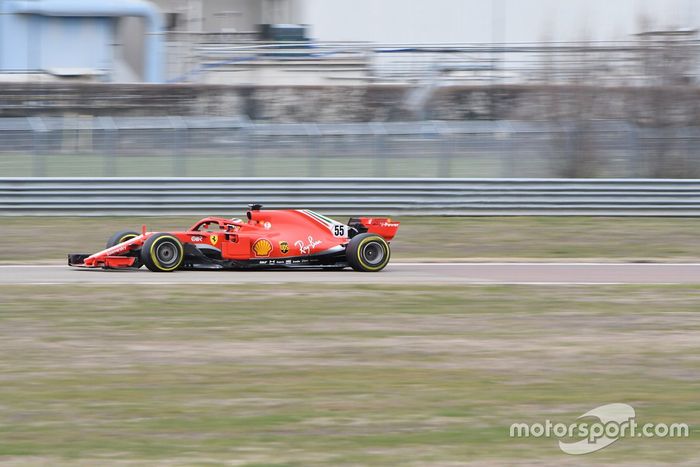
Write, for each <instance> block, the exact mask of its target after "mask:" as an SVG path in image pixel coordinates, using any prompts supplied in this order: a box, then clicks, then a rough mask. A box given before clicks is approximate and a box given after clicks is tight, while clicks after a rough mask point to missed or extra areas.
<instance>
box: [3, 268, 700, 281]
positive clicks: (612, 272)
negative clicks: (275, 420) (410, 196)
mask: <svg viewBox="0 0 700 467" xmlns="http://www.w3.org/2000/svg"><path fill="white" fill-rule="evenodd" d="M279 283H309V284H311V283H314V284H398V285H402V284H403V285H411V284H445V285H460V284H461V285H468V284H524V285H585V284H590V285H604V284H611V285H612V284H700V264H684V263H680V264H670V263H619V264H614V263H613V264H610V263H393V264H390V265H389V266H387V268H386V269H385V270H384V271H382V272H379V273H358V272H354V271H351V270H345V271H177V272H173V273H152V272H150V271H148V270H146V269H140V270H110V271H108V270H102V269H76V268H70V267H68V266H66V265H58V264H51V265H38V264H32V265H0V286H1V285H48V284H103V285H110V284H121V285H124V284H146V285H147V284H151V285H161V284H193V285H194V284H221V285H226V284H231V285H234V284H279Z"/></svg>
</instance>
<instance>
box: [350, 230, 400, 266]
mask: <svg viewBox="0 0 700 467" xmlns="http://www.w3.org/2000/svg"><path fill="white" fill-rule="evenodd" d="M346 255H347V258H348V263H349V264H350V267H352V268H353V269H354V270H355V271H362V272H377V271H381V270H382V269H384V268H385V267H386V265H387V264H389V258H391V248H389V243H387V241H386V240H384V238H383V237H381V236H379V235H376V234H372V233H363V234H360V235H355V236H354V237H352V238H351V239H350V243H348V247H347V250H346Z"/></svg>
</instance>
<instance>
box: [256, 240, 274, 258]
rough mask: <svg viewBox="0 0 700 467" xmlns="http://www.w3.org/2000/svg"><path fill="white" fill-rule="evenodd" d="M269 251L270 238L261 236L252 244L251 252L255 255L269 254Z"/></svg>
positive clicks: (270, 245) (270, 249)
mask: <svg viewBox="0 0 700 467" xmlns="http://www.w3.org/2000/svg"><path fill="white" fill-rule="evenodd" d="M271 252H272V243H270V240H267V239H265V238H261V239H260V240H258V241H257V242H255V243H254V244H253V253H255V256H270V253H271Z"/></svg>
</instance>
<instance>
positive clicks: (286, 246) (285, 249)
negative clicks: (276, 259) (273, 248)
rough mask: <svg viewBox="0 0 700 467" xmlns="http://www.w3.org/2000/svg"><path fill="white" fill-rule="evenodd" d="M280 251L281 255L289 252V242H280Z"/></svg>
mask: <svg viewBox="0 0 700 467" xmlns="http://www.w3.org/2000/svg"><path fill="white" fill-rule="evenodd" d="M280 253H282V254H283V255H286V254H287V253H289V243H287V242H280Z"/></svg>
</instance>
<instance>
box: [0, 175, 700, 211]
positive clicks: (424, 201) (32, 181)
mask: <svg viewBox="0 0 700 467" xmlns="http://www.w3.org/2000/svg"><path fill="white" fill-rule="evenodd" d="M252 202H255V203H262V204H263V205H265V207H267V208H296V207H298V208H301V207H303V208H309V209H316V210H319V211H322V212H325V213H329V214H342V215H345V214H351V215H359V214H362V215H380V214H382V215H400V214H405V215H407V214H412V215H418V214H419V215H428V214H432V215H467V216H516V215H517V216H521V215H544V216H549V215H557V216H559V215H567V216H568V215H591V216H698V215H700V180H648V179H627V180H625V179H618V180H612V179H608V180H591V179H434V178H431V179H415V178H414V179H396V178H392V179H380V178H102V179H87V178H0V215H3V216H13V215H78V216H109V215H174V214H187V215H189V214H192V215H209V214H211V215H215V214H218V215H224V216H238V215H240V213H241V212H243V210H244V208H245V206H246V205H247V204H248V203H252Z"/></svg>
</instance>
